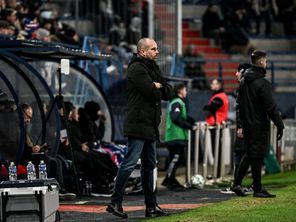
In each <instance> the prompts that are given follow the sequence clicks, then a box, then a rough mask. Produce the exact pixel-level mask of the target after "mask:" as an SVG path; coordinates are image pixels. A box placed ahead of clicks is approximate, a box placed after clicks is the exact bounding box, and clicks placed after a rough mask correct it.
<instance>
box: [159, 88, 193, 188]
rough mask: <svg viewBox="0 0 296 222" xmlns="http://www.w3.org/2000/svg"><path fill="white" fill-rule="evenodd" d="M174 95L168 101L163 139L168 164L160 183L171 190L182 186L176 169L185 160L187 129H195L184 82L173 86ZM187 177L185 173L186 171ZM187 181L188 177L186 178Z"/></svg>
mask: <svg viewBox="0 0 296 222" xmlns="http://www.w3.org/2000/svg"><path fill="white" fill-rule="evenodd" d="M174 93H175V97H174V98H173V99H172V100H171V101H170V103H169V105H168V109H167V115H166V132H165V141H166V144H167V147H168V149H169V152H170V164H169V166H168V169H167V174H166V177H165V179H164V181H163V182H162V185H163V186H165V187H167V188H168V189H171V190H175V189H177V190H179V189H182V188H184V186H182V185H181V184H180V183H179V182H178V180H177V179H176V171H177V169H178V167H179V166H180V164H181V163H184V162H185V161H184V160H185V155H184V152H185V149H186V147H187V143H188V130H196V126H195V121H194V119H193V118H191V117H190V116H188V113H187V109H186V104H185V100H186V96H187V89H186V86H185V85H184V84H176V85H175V86H174ZM186 177H187V173H186ZM186 181H188V178H186Z"/></svg>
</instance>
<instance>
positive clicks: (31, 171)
mask: <svg viewBox="0 0 296 222" xmlns="http://www.w3.org/2000/svg"><path fill="white" fill-rule="evenodd" d="M27 178H28V180H36V170H35V166H34V164H33V163H32V161H29V162H28V165H27Z"/></svg>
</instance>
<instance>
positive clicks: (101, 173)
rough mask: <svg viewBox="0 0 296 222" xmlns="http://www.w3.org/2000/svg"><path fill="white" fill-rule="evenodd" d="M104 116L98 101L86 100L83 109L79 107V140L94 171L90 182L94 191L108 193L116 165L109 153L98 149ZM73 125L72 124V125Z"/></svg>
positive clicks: (103, 125) (101, 139) (102, 133)
mask: <svg viewBox="0 0 296 222" xmlns="http://www.w3.org/2000/svg"><path fill="white" fill-rule="evenodd" d="M105 120H106V117H105V115H104V114H103V113H102V111H101V107H100V105H99V103H97V102H95V101H87V102H86V103H85V104H84V108H83V109H79V122H78V127H79V128H80V133H81V135H80V136H79V141H80V143H81V144H84V146H87V147H88V151H87V153H88V155H89V158H90V163H92V168H90V169H96V171H93V172H91V173H92V174H93V177H96V178H93V179H92V182H93V183H94V188H93V190H94V192H95V193H103V194H110V193H111V189H110V184H111V183H112V182H113V180H114V178H115V176H116V173H117V166H116V165H115V164H114V163H113V161H112V159H111V158H110V156H109V154H107V153H106V152H104V151H102V149H100V144H101V142H102V141H103V137H104V132H105V124H104V122H105ZM72 126H73V125H72Z"/></svg>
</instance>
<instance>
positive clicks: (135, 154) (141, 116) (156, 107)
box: [106, 38, 173, 218]
mask: <svg viewBox="0 0 296 222" xmlns="http://www.w3.org/2000/svg"><path fill="white" fill-rule="evenodd" d="M137 52H138V53H137V54H134V56H133V57H132V59H131V61H130V63H129V66H128V70H127V96H128V99H127V107H126V115H125V122H124V135H125V136H127V140H128V141H127V147H128V152H127V154H126V155H125V158H124V160H123V162H122V163H121V166H120V169H119V171H118V173H117V177H116V181H115V187H114V191H113V194H112V196H111V202H110V203H109V204H108V207H107V209H106V210H107V212H109V213H111V214H113V215H115V216H118V217H122V218H127V217H128V215H127V214H126V213H125V212H124V211H123V208H122V200H123V195H124V189H125V186H126V183H127V180H128V178H129V176H130V175H131V173H132V171H133V169H134V168H135V166H136V164H137V162H138V160H139V158H141V179H142V187H143V191H144V196H145V205H146V211H145V216H146V217H154V216H162V215H166V214H167V212H166V211H165V210H163V209H161V208H160V207H159V206H158V204H157V201H156V194H155V192H154V185H153V184H154V180H153V171H154V169H155V167H156V140H159V131H158V126H159V124H160V116H161V100H169V99H171V98H172V96H173V90H172V87H171V85H169V84H168V83H166V81H165V79H164V78H163V77H162V75H161V71H160V69H159V67H158V65H157V64H156V61H155V60H156V58H157V56H158V54H159V52H158V48H157V44H156V42H155V41H154V40H153V39H150V38H143V39H140V40H139V42H138V44H137Z"/></svg>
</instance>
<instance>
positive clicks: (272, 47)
mask: <svg viewBox="0 0 296 222" xmlns="http://www.w3.org/2000/svg"><path fill="white" fill-rule="evenodd" d="M250 43H251V44H252V45H254V46H255V48H257V49H260V50H265V51H295V50H296V39H286V38H251V39H250Z"/></svg>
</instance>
